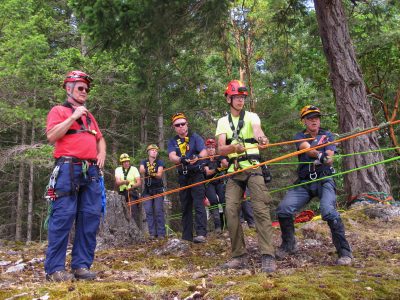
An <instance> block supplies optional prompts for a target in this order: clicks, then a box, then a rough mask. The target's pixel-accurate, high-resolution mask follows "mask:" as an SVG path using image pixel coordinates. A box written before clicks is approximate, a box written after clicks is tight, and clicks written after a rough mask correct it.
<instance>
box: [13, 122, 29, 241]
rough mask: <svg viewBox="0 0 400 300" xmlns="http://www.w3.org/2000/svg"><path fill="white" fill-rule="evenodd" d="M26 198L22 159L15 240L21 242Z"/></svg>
mask: <svg viewBox="0 0 400 300" xmlns="http://www.w3.org/2000/svg"><path fill="white" fill-rule="evenodd" d="M26 127H27V126H26V122H25V121H23V122H22V132H21V145H25V140H26V130H27V128H26ZM24 197H25V165H24V161H23V160H22V159H21V160H20V163H19V174H18V198H17V207H16V211H15V213H16V215H15V240H16V241H20V240H21V238H22V216H23V211H22V210H23V206H24Z"/></svg>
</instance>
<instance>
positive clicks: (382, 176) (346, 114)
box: [314, 0, 390, 197]
mask: <svg viewBox="0 0 400 300" xmlns="http://www.w3.org/2000/svg"><path fill="white" fill-rule="evenodd" d="M314 4H315V10H316V15H317V20H318V26H319V32H320V36H321V40H322V45H323V49H324V53H325V56H326V59H327V61H328V64H329V68H330V79H331V83H332V88H333V92H334V95H335V99H336V107H337V111H338V117H339V127H340V130H341V132H349V131H353V130H355V129H356V128H368V127H372V126H374V124H373V120H372V111H371V107H370V104H369V102H368V100H367V94H366V89H365V84H364V81H363V78H362V75H361V70H360V68H359V66H358V64H357V61H356V56H355V52H354V48H353V45H352V43H351V39H350V35H349V31H348V27H347V20H346V16H345V13H344V9H343V5H342V1H341V0H314ZM341 147H342V149H343V150H344V152H345V153H355V152H360V151H368V150H373V149H378V148H379V144H378V140H377V136H376V134H374V133H373V134H368V135H362V136H360V137H358V138H353V139H350V140H348V141H346V142H343V143H342V145H341ZM381 160H383V157H382V154H381V153H379V152H376V153H371V154H367V155H354V156H350V157H347V158H345V159H344V161H343V168H344V169H345V170H350V169H353V168H357V167H361V166H364V165H366V164H370V163H374V162H377V161H381ZM345 191H346V194H347V195H348V196H349V197H351V196H357V195H360V194H362V193H368V192H385V193H388V194H390V184H389V180H388V176H387V173H386V169H385V167H384V165H377V166H375V167H371V168H368V169H364V170H361V171H357V172H352V173H350V174H348V175H346V176H345Z"/></svg>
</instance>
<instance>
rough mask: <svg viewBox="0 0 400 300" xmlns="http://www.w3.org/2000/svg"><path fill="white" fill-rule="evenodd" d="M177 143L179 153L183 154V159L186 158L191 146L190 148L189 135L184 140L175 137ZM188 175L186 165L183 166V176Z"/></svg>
mask: <svg viewBox="0 0 400 300" xmlns="http://www.w3.org/2000/svg"><path fill="white" fill-rule="evenodd" d="M175 138H176V142H177V144H178V148H179V151H180V152H181V157H185V156H186V152H188V151H190V146H189V141H190V138H189V134H188V135H187V136H185V137H184V138H181V137H179V135H177V136H175ZM187 173H188V168H187V166H185V165H182V174H183V175H186V174H187Z"/></svg>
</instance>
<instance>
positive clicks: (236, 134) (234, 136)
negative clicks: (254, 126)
mask: <svg viewBox="0 0 400 300" xmlns="http://www.w3.org/2000/svg"><path fill="white" fill-rule="evenodd" d="M244 114H245V111H244V110H242V111H241V112H240V115H239V122H238V127H237V128H235V125H233V120H232V114H228V120H229V126H230V127H231V129H232V139H234V140H236V139H238V138H239V134H240V131H241V130H242V128H243V126H244Z"/></svg>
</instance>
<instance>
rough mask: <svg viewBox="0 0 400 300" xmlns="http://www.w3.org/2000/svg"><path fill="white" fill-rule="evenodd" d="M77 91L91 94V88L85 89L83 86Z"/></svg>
mask: <svg viewBox="0 0 400 300" xmlns="http://www.w3.org/2000/svg"><path fill="white" fill-rule="evenodd" d="M77 89H78V91H80V92H83V91H85V92H86V93H88V94H89V92H90V89H89V88H85V87H83V86H78V87H77Z"/></svg>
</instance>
